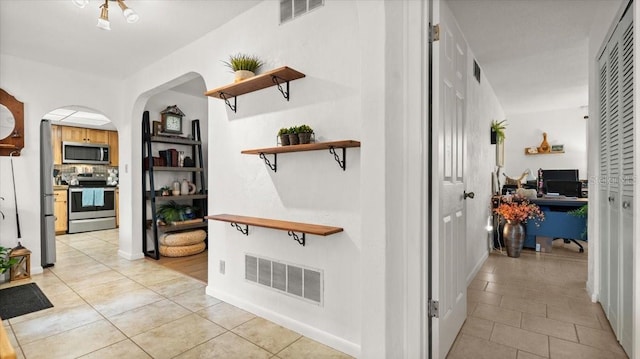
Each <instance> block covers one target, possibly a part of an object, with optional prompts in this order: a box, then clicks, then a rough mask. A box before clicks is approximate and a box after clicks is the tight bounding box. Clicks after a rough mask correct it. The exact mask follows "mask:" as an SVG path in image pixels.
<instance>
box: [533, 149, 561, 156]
mask: <svg viewBox="0 0 640 359" xmlns="http://www.w3.org/2000/svg"><path fill="white" fill-rule="evenodd" d="M561 153H564V151H551V152H536V153H529V152H528V151H527V148H525V149H524V154H525V155H527V156H536V155H558V154H561Z"/></svg>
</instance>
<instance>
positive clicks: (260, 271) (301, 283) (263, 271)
mask: <svg viewBox="0 0 640 359" xmlns="http://www.w3.org/2000/svg"><path fill="white" fill-rule="evenodd" d="M244 269H245V276H244V278H245V279H246V280H248V281H250V282H254V283H257V284H262V285H263V286H266V287H269V288H272V289H276V290H278V291H280V292H282V293H286V294H288V295H291V296H294V297H298V298H303V299H306V300H308V301H311V302H313V303H315V304H320V305H322V296H323V295H322V290H323V286H322V283H323V274H322V271H320V270H316V269H310V268H304V267H302V266H298V265H292V264H287V263H282V262H277V261H273V260H270V259H266V258H259V257H257V256H254V255H249V254H247V255H245V257H244Z"/></svg>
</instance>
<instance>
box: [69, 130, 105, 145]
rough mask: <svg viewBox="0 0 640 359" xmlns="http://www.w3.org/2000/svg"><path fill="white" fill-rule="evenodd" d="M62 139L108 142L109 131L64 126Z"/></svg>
mask: <svg viewBox="0 0 640 359" xmlns="http://www.w3.org/2000/svg"><path fill="white" fill-rule="evenodd" d="M62 141H69V142H86V143H100V144H108V143H109V131H104V130H96V129H93V128H82V127H71V126H62Z"/></svg>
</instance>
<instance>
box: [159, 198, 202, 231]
mask: <svg viewBox="0 0 640 359" xmlns="http://www.w3.org/2000/svg"><path fill="white" fill-rule="evenodd" d="M193 211H194V208H193V207H192V206H190V205H186V204H180V203H177V202H176V201H169V202H166V203H163V204H161V205H160V206H158V214H159V215H160V216H161V217H162V219H163V221H164V223H165V224H172V225H176V224H180V222H182V221H185V220H188V219H193V218H194V217H195V213H194V212H193Z"/></svg>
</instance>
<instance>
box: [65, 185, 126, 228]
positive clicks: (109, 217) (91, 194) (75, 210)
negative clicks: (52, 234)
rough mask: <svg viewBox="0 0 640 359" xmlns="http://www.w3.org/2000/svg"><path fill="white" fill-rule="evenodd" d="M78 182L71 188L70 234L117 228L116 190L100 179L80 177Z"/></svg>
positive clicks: (69, 203)
mask: <svg viewBox="0 0 640 359" xmlns="http://www.w3.org/2000/svg"><path fill="white" fill-rule="evenodd" d="M78 181H79V185H77V186H70V187H69V202H68V205H69V230H68V231H69V233H78V232H88V231H99V230H103V229H111V228H116V196H115V189H116V188H115V187H112V186H107V185H106V179H104V178H100V177H97V178H96V177H93V176H86V177H78ZM96 190H97V191H96ZM98 197H99V198H100V199H98Z"/></svg>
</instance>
